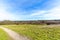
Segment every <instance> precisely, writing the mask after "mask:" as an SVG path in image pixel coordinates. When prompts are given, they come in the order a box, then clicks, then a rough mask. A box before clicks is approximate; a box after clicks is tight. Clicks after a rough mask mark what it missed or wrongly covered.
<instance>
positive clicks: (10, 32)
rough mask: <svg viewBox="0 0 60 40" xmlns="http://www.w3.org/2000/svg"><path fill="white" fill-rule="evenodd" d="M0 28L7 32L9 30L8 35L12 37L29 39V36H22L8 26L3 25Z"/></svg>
mask: <svg viewBox="0 0 60 40" xmlns="http://www.w3.org/2000/svg"><path fill="white" fill-rule="evenodd" d="M0 28H1V29H3V30H4V31H5V32H7V33H8V35H9V36H10V37H12V38H13V39H14V40H29V39H28V38H27V37H24V36H21V35H19V34H17V33H16V32H14V31H12V30H10V29H8V28H5V27H1V26H0Z"/></svg>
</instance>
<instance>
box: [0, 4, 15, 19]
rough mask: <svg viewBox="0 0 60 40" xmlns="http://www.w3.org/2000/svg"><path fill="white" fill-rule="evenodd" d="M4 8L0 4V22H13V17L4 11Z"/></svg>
mask: <svg viewBox="0 0 60 40" xmlns="http://www.w3.org/2000/svg"><path fill="white" fill-rule="evenodd" d="M6 9H7V8H6V6H5V5H4V4H2V3H0V20H11V19H12V20H14V19H15V16H14V15H13V14H12V13H9V12H8V11H7V10H6Z"/></svg>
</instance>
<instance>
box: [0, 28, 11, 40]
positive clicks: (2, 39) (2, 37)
mask: <svg viewBox="0 0 60 40" xmlns="http://www.w3.org/2000/svg"><path fill="white" fill-rule="evenodd" d="M0 40H12V38H10V37H9V35H8V34H7V33H6V32H5V31H4V30H2V29H1V28H0Z"/></svg>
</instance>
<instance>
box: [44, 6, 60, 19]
mask: <svg viewBox="0 0 60 40" xmlns="http://www.w3.org/2000/svg"><path fill="white" fill-rule="evenodd" d="M44 18H46V19H60V6H58V7H55V8H53V9H51V10H49V11H48V13H47V14H45V15H44Z"/></svg>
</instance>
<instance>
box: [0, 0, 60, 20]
mask: <svg viewBox="0 0 60 40" xmlns="http://www.w3.org/2000/svg"><path fill="white" fill-rule="evenodd" d="M53 19H60V0H0V20H53Z"/></svg>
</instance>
